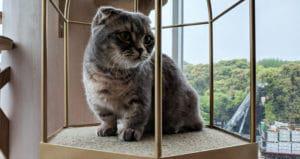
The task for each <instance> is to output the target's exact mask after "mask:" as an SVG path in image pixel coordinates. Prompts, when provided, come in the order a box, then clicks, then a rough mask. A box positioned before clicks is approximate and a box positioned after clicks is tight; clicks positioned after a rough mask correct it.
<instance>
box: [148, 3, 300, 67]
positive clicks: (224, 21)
mask: <svg viewBox="0 0 300 159" xmlns="http://www.w3.org/2000/svg"><path fill="white" fill-rule="evenodd" d="M236 1H238V0H212V8H213V15H214V16H216V15H218V14H219V13H221V12H222V11H223V10H225V9H226V8H228V7H229V6H231V5H232V4H234V3H235V2H236ZM299 6H300V0H285V1H283V0H258V1H256V36H257V37H256V42H257V60H261V59H265V58H274V59H282V60H300V16H299V15H300V9H299ZM162 13H163V15H162V23H163V25H170V24H172V0H169V1H168V3H167V4H166V5H165V6H164V7H163V11H162ZM154 16H155V14H154V12H151V14H150V18H151V19H152V20H154ZM207 18H208V12H207V5H206V0H184V22H185V23H189V22H199V21H206V20H207ZM152 24H153V26H154V23H152ZM162 39H163V42H162V45H163V48H162V49H163V52H164V53H166V54H168V55H171V54H172V30H171V29H165V30H163V32H162ZM249 39H250V37H249V0H246V1H245V2H243V3H242V4H240V5H239V6H238V7H236V8H235V9H233V10H232V11H230V12H229V13H227V14H226V15H224V16H223V17H221V18H220V19H218V20H217V21H216V22H215V23H214V61H215V62H217V61H220V60H230V59H237V58H244V59H248V60H249V56H250V55H249V48H250V47H249V46H250V40H249ZM208 46H209V44H208V26H207V25H202V26H191V27H185V28H184V60H185V61H187V62H189V63H193V64H198V63H205V64H206V63H208Z"/></svg>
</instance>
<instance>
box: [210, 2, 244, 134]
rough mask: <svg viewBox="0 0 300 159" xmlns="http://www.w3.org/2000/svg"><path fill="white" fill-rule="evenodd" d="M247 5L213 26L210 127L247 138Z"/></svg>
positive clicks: (239, 7)
mask: <svg viewBox="0 0 300 159" xmlns="http://www.w3.org/2000/svg"><path fill="white" fill-rule="evenodd" d="M249 56H250V55H249V6H248V3H243V4H241V5H240V6H238V7H237V8H236V9H234V10H232V11H230V12H228V13H227V14H226V15H224V16H223V17H222V18H220V19H218V20H217V21H216V22H215V23H214V86H215V88H214V107H215V109H214V110H215V112H214V117H215V119H214V124H215V125H216V126H218V127H221V128H223V129H227V130H228V131H231V132H234V133H237V134H239V135H241V136H243V137H247V138H248V137H249V132H250V131H249V128H250V127H249V125H250V120H249V114H250V109H249V107H250V98H249V86H250V82H249V80H250V79H249V78H250V76H249V71H250V68H249Z"/></svg>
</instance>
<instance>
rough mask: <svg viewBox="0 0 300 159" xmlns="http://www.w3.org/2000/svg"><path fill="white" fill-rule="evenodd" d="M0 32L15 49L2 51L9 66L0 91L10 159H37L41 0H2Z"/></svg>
mask: <svg viewBox="0 0 300 159" xmlns="http://www.w3.org/2000/svg"><path fill="white" fill-rule="evenodd" d="M3 15H4V20H3V34H4V35H5V36H7V37H10V38H12V39H13V40H14V41H15V43H16V45H17V48H16V49H15V50H13V51H10V52H9V53H6V52H4V53H2V55H3V57H2V62H3V63H2V64H1V65H2V66H1V67H2V68H3V67H6V66H11V67H12V74H11V76H12V78H11V82H10V83H9V84H8V85H7V86H5V87H4V89H2V90H1V107H2V108H3V110H4V112H5V113H6V114H7V116H8V118H9V119H10V159H38V158H39V142H40V52H41V51H40V50H41V34H40V32H41V31H40V29H41V16H40V15H41V0H5V1H4V4H3Z"/></svg>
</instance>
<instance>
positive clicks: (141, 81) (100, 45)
mask: <svg viewBox="0 0 300 159" xmlns="http://www.w3.org/2000/svg"><path fill="white" fill-rule="evenodd" d="M149 24H150V20H149V19H148V17H146V16H144V15H143V14H141V13H132V12H127V11H124V10H121V9H116V8H113V7H101V8H100V9H99V10H98V12H97V14H96V16H95V17H94V20H93V22H92V28H91V37H90V40H89V42H88V45H87V48H86V51H85V55H84V64H83V83H84V87H85V93H86V98H87V102H88V105H89V107H90V108H91V110H92V111H93V112H94V113H95V114H96V116H97V117H98V119H99V120H100V123H101V124H100V126H99V128H98V131H97V134H98V135H99V136H112V135H118V136H119V138H120V139H121V140H124V141H134V140H140V139H141V137H142V135H143V133H144V132H145V131H152V132H153V109H154V106H153V86H154V84H153V69H154V66H153V62H154V59H153V47H154V35H153V33H152V31H151V28H150V25H149ZM202 127H203V122H202V118H201V116H200V115H199V107H198V98H197V94H196V92H195V91H194V89H193V88H192V87H191V86H190V85H189V84H188V83H187V81H186V79H185V78H184V76H183V75H182V73H181V72H180V70H179V69H178V68H177V66H176V64H175V63H174V62H173V61H172V59H170V58H169V57H168V56H166V55H163V132H164V133H179V132H185V131H198V130H202Z"/></svg>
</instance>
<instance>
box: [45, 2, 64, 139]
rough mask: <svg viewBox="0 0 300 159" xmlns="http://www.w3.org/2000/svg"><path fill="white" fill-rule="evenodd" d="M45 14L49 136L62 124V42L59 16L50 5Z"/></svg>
mask: <svg viewBox="0 0 300 159" xmlns="http://www.w3.org/2000/svg"><path fill="white" fill-rule="evenodd" d="M53 2H54V3H58V0H53ZM47 14H48V15H47V18H48V19H47V76H48V79H47V110H48V131H47V132H48V135H50V134H52V133H54V132H55V131H56V130H57V129H59V128H60V127H62V126H63V124H64V93H63V92H64V72H63V68H64V65H63V62H64V61H63V59H64V42H63V38H60V37H59V34H58V30H59V25H58V23H59V14H58V13H57V12H56V11H55V9H54V8H53V7H52V6H51V4H50V3H48V12H47Z"/></svg>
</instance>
